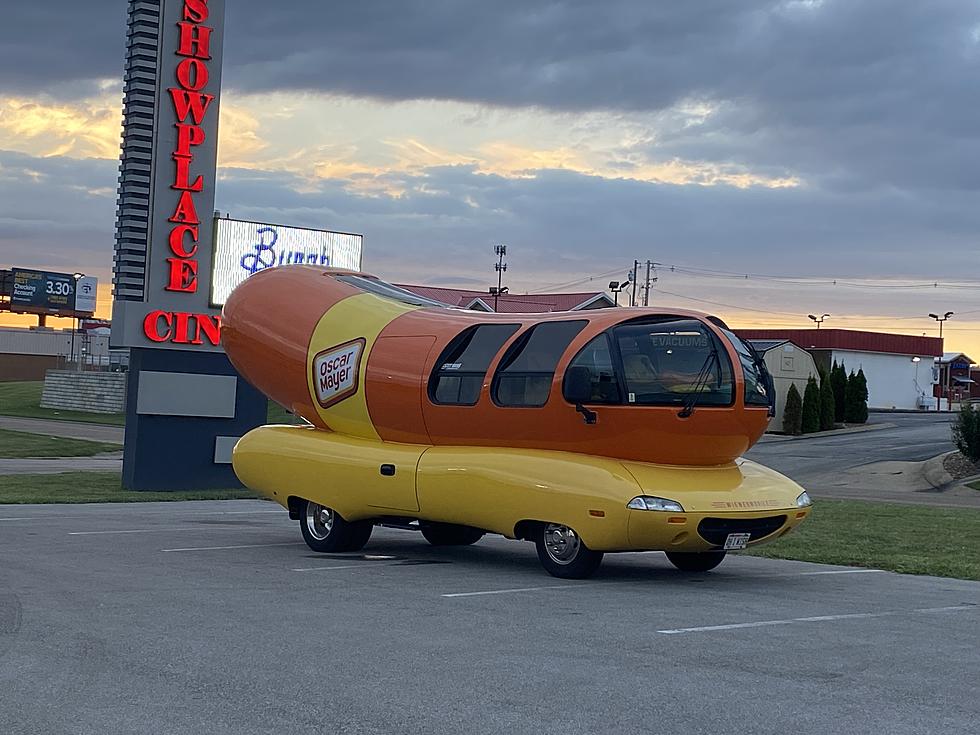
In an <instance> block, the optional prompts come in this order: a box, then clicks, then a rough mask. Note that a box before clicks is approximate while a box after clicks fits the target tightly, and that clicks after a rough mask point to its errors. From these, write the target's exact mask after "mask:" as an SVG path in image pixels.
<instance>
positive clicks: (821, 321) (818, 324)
mask: <svg viewBox="0 0 980 735" xmlns="http://www.w3.org/2000/svg"><path fill="white" fill-rule="evenodd" d="M807 316H808V317H810V319H812V320H813V321H815V322H816V323H817V329H820V325H821V324H823V320H824V319H826V318H827V317H828V316H830V314H822V315H821V316H820V317H819V318H817V317H816V316H814V315H813V314H807Z"/></svg>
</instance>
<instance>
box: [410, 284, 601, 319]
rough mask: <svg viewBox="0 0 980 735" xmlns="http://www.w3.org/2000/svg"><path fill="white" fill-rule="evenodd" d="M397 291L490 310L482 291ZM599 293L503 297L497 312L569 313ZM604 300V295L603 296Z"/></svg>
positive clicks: (488, 298) (417, 288)
mask: <svg viewBox="0 0 980 735" xmlns="http://www.w3.org/2000/svg"><path fill="white" fill-rule="evenodd" d="M395 285H396V286H398V287H399V288H404V289H405V290H406V291H411V292H412V293H414V294H418V295H419V296H423V297H425V298H427V299H434V300H435V301H441V302H442V303H444V304H449V305H450V306H458V307H460V308H463V309H466V308H468V307H469V306H470V305H471V304H472V303H473V302H474V301H476V300H477V299H480V300H482V301H483V303H485V304H486V305H487V306H489V307H490V308H491V309H493V302H494V298H493V295H492V294H489V293H487V292H486V291H473V290H470V289H465V288H443V287H441V286H413V285H410V284H407V283H396V284H395ZM603 296H605V294H604V293H603V292H602V291H583V292H579V293H536V294H512V293H508V294H504V295H503V296H500V297H498V299H497V311H498V312H500V313H501V314H525V313H532V314H533V313H541V312H549V311H572V310H574V309H575V308H576V307H580V306H582V305H583V304H586V303H588V302H590V301H592V300H594V299H596V298H598V297H603ZM605 298H606V299H608V296H606V297H605Z"/></svg>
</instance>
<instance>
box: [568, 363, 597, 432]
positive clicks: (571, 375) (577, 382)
mask: <svg viewBox="0 0 980 735" xmlns="http://www.w3.org/2000/svg"><path fill="white" fill-rule="evenodd" d="M564 393H565V399H566V400H567V401H569V402H570V403H574V404H575V410H576V411H578V412H579V413H580V414H582V416H583V417H584V418H585V423H587V424H594V423H595V422H596V414H595V411H590V410H589V409H587V408H586V407H585V406H584V405H582V404H584V403H587V402H588V401H591V400H592V373H591V371H590V370H589V369H588V368H587V367H584V366H581V365H577V366H575V367H570V368H568V370H566V371H565V388H564Z"/></svg>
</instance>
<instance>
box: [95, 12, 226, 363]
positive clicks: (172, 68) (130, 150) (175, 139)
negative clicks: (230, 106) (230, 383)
mask: <svg viewBox="0 0 980 735" xmlns="http://www.w3.org/2000/svg"><path fill="white" fill-rule="evenodd" d="M223 16H224V2H223V0H156V1H155V2H154V1H153V0H140V1H139V2H130V3H129V34H128V37H129V42H128V50H127V62H126V85H125V100H124V122H123V127H124V132H123V154H122V162H121V166H120V178H119V181H120V187H119V200H118V207H117V220H116V246H115V263H114V279H113V280H114V284H115V302H114V307H113V328H112V342H113V344H114V346H126V347H165V348H169V349H199V350H217V349H219V348H220V327H221V321H220V320H221V317H220V314H219V313H217V310H216V309H215V308H214V307H212V306H211V305H210V299H209V294H210V291H211V284H210V278H211V267H210V266H211V260H212V243H213V233H212V227H213V211H214V182H215V169H216V164H217V137H218V109H219V99H218V97H219V90H220V83H221V51H222V41H223V32H222V28H223V22H222V21H223ZM157 75H160V76H159V78H157Z"/></svg>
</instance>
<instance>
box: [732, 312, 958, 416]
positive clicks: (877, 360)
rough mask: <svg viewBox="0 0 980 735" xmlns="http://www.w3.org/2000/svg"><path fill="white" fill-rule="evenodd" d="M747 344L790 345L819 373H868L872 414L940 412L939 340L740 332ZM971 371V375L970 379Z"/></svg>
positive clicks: (830, 332)
mask: <svg viewBox="0 0 980 735" xmlns="http://www.w3.org/2000/svg"><path fill="white" fill-rule="evenodd" d="M735 331H736V332H737V333H738V334H739V336H741V337H742V338H744V339H747V340H781V339H782V340H790V341H791V342H793V343H794V344H796V345H799V346H800V347H802V348H803V349H805V350H806V351H807V352H809V353H810V354H811V355H813V361H814V363H815V365H816V367H817V368H818V369H819V370H829V369H830V367H831V365H832V364H833V363H834V361H836V362H837V363H838V364H840V363H843V364H844V367H845V369H846V370H847V372H848V373H850V372H851V371H855V372H856V371H857V370H858V369H859V368H861V369H863V370H864V375H865V377H866V378H867V379H868V407H869V408H880V409H890V408H901V409H926V410H927V409H935V408H936V403H935V398H934V396H933V386H934V385H935V384H936V382H937V379H938V375H937V374H936V372H935V371H934V370H933V361H934V359H935V358H937V357H941V356H942V354H943V351H942V350H943V343H942V340H941V339H939V338H938V337H915V336H911V335H906V334H890V333H887V332H864V331H859V330H855V329H736V330H735ZM968 374H969V371H967V375H968Z"/></svg>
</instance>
